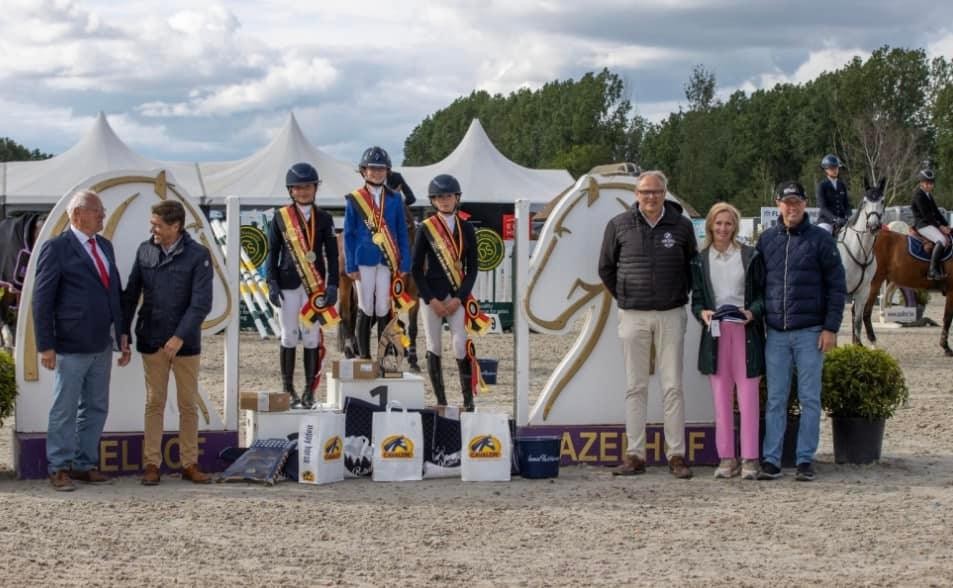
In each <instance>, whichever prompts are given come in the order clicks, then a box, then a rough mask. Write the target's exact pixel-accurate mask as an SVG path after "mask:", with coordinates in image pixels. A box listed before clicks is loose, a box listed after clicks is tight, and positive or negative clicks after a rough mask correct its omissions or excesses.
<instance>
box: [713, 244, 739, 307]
mask: <svg viewBox="0 0 953 588" xmlns="http://www.w3.org/2000/svg"><path fill="white" fill-rule="evenodd" d="M708 274H709V276H710V277H711V287H712V290H713V291H714V292H713V293H714V295H715V309H716V310H717V309H718V308H720V307H722V306H724V305H726V304H731V305H732V306H737V307H738V308H744V307H745V267H744V263H743V262H742V261H741V248H740V247H738V246H736V245H731V246H730V247H728V249H727V250H726V251H725V252H724V253H722V252H720V251H718V250H717V249H715V248H714V246H713V247H711V249H709V252H708Z"/></svg>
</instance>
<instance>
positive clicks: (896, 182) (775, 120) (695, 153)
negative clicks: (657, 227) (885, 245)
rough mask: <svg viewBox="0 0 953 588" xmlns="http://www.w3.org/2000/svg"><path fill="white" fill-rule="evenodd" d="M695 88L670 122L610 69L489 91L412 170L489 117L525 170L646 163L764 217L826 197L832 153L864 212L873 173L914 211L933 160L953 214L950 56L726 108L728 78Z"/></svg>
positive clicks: (445, 117)
mask: <svg viewBox="0 0 953 588" xmlns="http://www.w3.org/2000/svg"><path fill="white" fill-rule="evenodd" d="M684 90H685V97H686V100H687V107H686V108H684V109H679V111H678V112H674V113H672V114H670V115H669V116H668V117H666V118H665V119H664V120H662V121H660V122H658V123H651V122H649V121H647V120H645V119H644V118H643V117H641V116H639V115H638V114H637V113H634V112H633V105H632V103H631V101H629V100H628V99H627V98H626V95H627V93H628V92H627V88H626V87H625V84H624V82H623V81H622V79H621V78H620V77H619V76H618V75H617V74H615V73H613V72H611V71H609V70H608V69H604V70H602V71H601V72H598V73H588V74H585V75H584V76H582V77H581V78H579V79H578V80H565V81H554V82H550V83H548V84H546V85H544V86H543V87H542V88H540V89H538V90H535V91H531V90H528V89H521V90H519V91H516V92H514V93H512V94H509V95H507V96H503V95H501V94H495V95H490V94H488V93H487V92H484V91H475V92H473V93H471V94H470V95H469V96H466V97H462V98H459V99H457V100H455V101H454V102H453V103H452V104H450V105H449V106H447V107H446V108H443V109H441V110H439V111H437V112H435V113H433V114H431V115H430V116H428V117H427V118H426V119H424V121H423V122H421V123H420V124H419V125H418V126H417V127H416V128H415V129H414V130H413V131H412V132H411V134H410V136H408V138H407V140H406V142H405V144H404V153H405V161H404V164H405V165H427V164H431V163H435V162H437V161H439V160H441V159H443V158H444V157H446V156H447V155H448V154H449V153H450V152H451V151H452V150H453V148H454V147H456V145H457V144H458V143H459V142H460V139H461V138H462V137H463V135H464V133H465V132H466V129H467V127H468V126H469V124H470V120H471V119H473V118H479V119H480V121H481V122H482V123H483V125H484V127H485V129H486V131H487V134H488V135H489V136H490V138H491V140H492V141H493V142H494V144H495V145H496V146H497V148H499V149H500V151H501V152H502V153H503V154H504V155H506V156H507V157H509V158H510V159H512V160H513V161H515V162H517V163H519V164H521V165H525V166H527V167H534V168H565V169H568V170H569V172H570V173H571V174H573V176H579V175H580V174H583V173H585V172H587V171H588V170H589V169H591V168H592V167H593V166H595V165H599V164H604V163H609V162H615V161H634V162H636V163H638V164H639V165H640V166H641V167H642V168H643V169H648V168H654V169H661V170H663V171H664V172H665V173H666V174H667V175H668V176H669V177H670V180H671V184H670V188H671V190H672V192H674V193H675V194H678V195H679V196H680V197H682V198H684V199H686V200H687V201H688V202H690V203H691V204H692V205H693V206H695V208H697V209H699V210H700V211H702V212H705V211H707V210H708V208H709V207H710V206H711V205H712V204H713V203H715V202H718V201H723V200H724V201H729V202H732V203H733V204H735V205H736V206H738V207H739V208H741V210H742V212H743V213H744V214H745V215H756V214H758V212H759V210H760V207H761V206H766V205H772V204H773V202H774V198H773V190H774V187H775V186H776V184H777V183H778V182H779V181H782V180H788V179H797V180H799V181H800V182H801V183H803V184H804V185H805V187H807V189H808V191H809V192H810V193H811V194H813V188H814V184H815V183H816V182H817V181H818V180H820V179H821V178H822V177H823V173H822V170H821V168H820V160H821V158H822V157H823V156H824V155H825V154H826V153H835V154H837V155H838V156H839V157H840V158H841V160H842V161H844V162H845V164H846V166H847V169H846V170H845V173H844V174H843V175H842V177H844V178H845V179H846V180H847V182H848V184H849V187H850V189H851V198H852V200H854V201H855V202H856V201H857V200H858V199H859V198H860V195H861V194H863V186H864V178H865V176H866V177H868V178H871V181H874V178H879V177H886V178H887V190H886V194H887V203H888V205H891V204H906V203H908V200H909V198H910V193H911V190H912V189H913V187H914V186H915V184H916V172H917V171H918V170H919V169H920V168H921V167H922V166H923V165H925V163H924V161H925V160H929V163H928V164H929V165H931V166H932V167H933V169H934V170H936V172H937V173H938V175H939V181H938V182H937V188H936V196H937V199H938V201H939V202H940V204H941V205H942V206H945V207H947V208H953V193H951V187H953V182H951V181H950V180H951V178H950V177H948V174H953V62H951V61H948V60H947V59H946V58H944V57H938V58H935V59H932V60H930V59H929V58H928V57H927V55H926V52H925V51H924V50H922V49H901V48H890V47H881V48H879V49H877V50H876V51H874V52H873V54H872V55H871V56H870V57H868V58H867V59H861V58H860V57H855V58H854V59H852V60H851V61H850V62H849V63H847V64H846V65H845V66H843V67H842V68H840V69H838V70H835V71H831V72H825V73H823V74H821V75H820V76H818V77H817V78H815V79H813V80H811V81H809V82H806V83H802V84H792V83H788V84H778V85H776V86H774V87H773V88H770V89H763V90H757V91H754V92H751V93H746V92H743V91H736V92H734V93H732V94H731V95H730V96H728V97H727V98H726V99H724V100H720V99H718V98H717V94H718V92H717V80H716V77H715V74H714V73H713V72H711V71H710V70H708V69H706V68H705V67H704V66H702V65H699V66H696V67H695V68H694V69H693V71H692V72H691V73H690V75H689V77H688V80H687V81H686V83H685V87H684ZM554 196H555V195H554ZM812 200H813V199H812Z"/></svg>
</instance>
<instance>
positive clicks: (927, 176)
mask: <svg viewBox="0 0 953 588" xmlns="http://www.w3.org/2000/svg"><path fill="white" fill-rule="evenodd" d="M917 179H918V180H919V181H921V182H935V181H936V174H935V173H933V170H932V169H921V170H920V173H918V174H917Z"/></svg>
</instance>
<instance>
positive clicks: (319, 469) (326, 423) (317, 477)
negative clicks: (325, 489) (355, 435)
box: [298, 412, 344, 484]
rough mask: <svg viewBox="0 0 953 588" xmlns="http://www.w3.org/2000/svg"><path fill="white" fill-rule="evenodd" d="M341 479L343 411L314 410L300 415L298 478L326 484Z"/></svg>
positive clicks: (303, 481) (311, 482) (342, 477)
mask: <svg viewBox="0 0 953 588" xmlns="http://www.w3.org/2000/svg"><path fill="white" fill-rule="evenodd" d="M343 479H344V415H343V414H341V413H335V412H316V413H313V414H308V415H305V416H303V417H301V424H300V426H299V430H298V481H299V482H300V483H302V484H330V483H332V482H340V481H341V480H343Z"/></svg>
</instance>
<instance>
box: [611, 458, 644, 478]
mask: <svg viewBox="0 0 953 588" xmlns="http://www.w3.org/2000/svg"><path fill="white" fill-rule="evenodd" d="M644 473H645V460H643V459H642V458H640V457H639V456H637V455H626V456H625V457H624V458H622V465H620V466H619V467H617V468H616V469H614V470H612V475H613V476H635V475H637V474H644Z"/></svg>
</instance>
